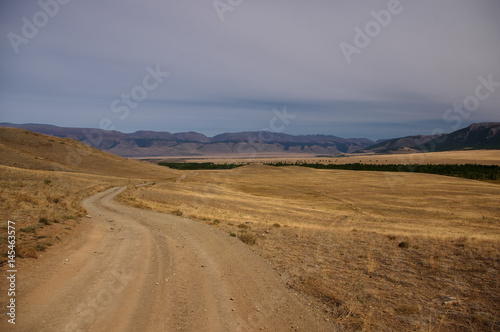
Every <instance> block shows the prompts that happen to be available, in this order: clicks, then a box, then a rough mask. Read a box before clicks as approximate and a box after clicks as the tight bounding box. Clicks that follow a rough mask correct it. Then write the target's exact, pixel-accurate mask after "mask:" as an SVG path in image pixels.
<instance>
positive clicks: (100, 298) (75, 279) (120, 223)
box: [0, 188, 333, 331]
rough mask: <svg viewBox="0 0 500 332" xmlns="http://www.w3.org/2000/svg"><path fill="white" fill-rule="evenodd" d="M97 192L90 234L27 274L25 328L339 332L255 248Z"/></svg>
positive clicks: (22, 305)
mask: <svg viewBox="0 0 500 332" xmlns="http://www.w3.org/2000/svg"><path fill="white" fill-rule="evenodd" d="M122 190H123V188H113V189H109V190H107V191H105V192H102V193H100V194H97V195H95V196H93V197H90V198H88V199H86V200H85V201H84V203H83V204H84V206H85V208H86V209H87V211H88V213H89V214H90V215H91V216H92V218H91V219H87V220H86V221H85V222H86V223H88V224H89V227H88V232H85V234H81V235H79V236H76V237H75V239H74V241H71V243H70V244H69V245H68V246H66V247H65V249H64V250H59V251H58V252H54V253H53V254H47V255H46V256H44V257H43V258H41V259H39V260H37V261H33V262H32V266H30V268H29V269H27V268H25V271H23V272H22V273H20V274H19V275H20V277H19V278H20V279H23V280H24V282H23V284H22V286H21V288H22V290H23V291H22V292H21V289H20V292H21V293H22V294H20V296H19V304H18V307H17V324H16V326H15V329H12V326H9V325H8V324H5V319H3V320H2V322H1V323H0V330H7V329H6V328H9V330H15V331H259V330H261V329H262V330H268V331H291V330H299V331H329V330H330V331H331V330H333V328H332V327H331V326H330V325H328V323H326V322H324V321H323V320H322V319H319V318H317V317H316V316H315V315H313V314H312V313H311V312H310V311H309V308H307V307H305V306H303V305H302V304H301V303H299V301H298V300H297V299H296V296H295V295H294V294H293V293H291V292H290V291H289V290H288V289H287V288H286V287H285V286H284V285H283V282H282V281H281V280H279V277H278V276H277V275H276V273H275V272H274V271H273V270H272V269H270V268H269V266H268V265H267V264H266V263H265V261H264V260H263V259H261V258H260V257H258V256H256V255H255V254H254V253H253V252H252V251H251V250H250V249H249V248H248V246H247V245H245V244H243V243H242V242H241V241H239V240H238V239H236V238H232V237H230V236H228V235H227V233H225V232H222V231H220V230H218V229H215V228H213V227H210V226H208V225H204V224H201V223H197V222H194V221H191V220H188V219H185V218H181V217H175V216H171V215H166V214H160V213H155V212H150V211H143V210H140V209H136V208H131V207H127V206H123V205H120V204H118V203H116V202H115V201H114V200H113V199H114V197H115V196H116V195H117V194H118V193H120V192H121V191H122Z"/></svg>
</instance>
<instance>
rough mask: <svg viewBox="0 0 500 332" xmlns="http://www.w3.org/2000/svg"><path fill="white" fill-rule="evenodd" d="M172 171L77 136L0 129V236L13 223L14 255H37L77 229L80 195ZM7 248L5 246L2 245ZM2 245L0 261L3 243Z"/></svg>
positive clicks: (170, 175)
mask: <svg viewBox="0 0 500 332" xmlns="http://www.w3.org/2000/svg"><path fill="white" fill-rule="evenodd" d="M176 172H177V171H175V170H170V169H167V168H165V167H161V166H156V165H153V164H150V163H145V162H139V161H133V160H128V159H125V158H121V157H118V156H115V155H112V154H109V153H105V152H102V151H100V150H98V149H95V148H92V147H90V146H87V145H85V144H83V143H81V142H79V141H76V140H72V139H66V138H57V137H52V136H46V135H42V134H37V133H33V132H30V131H27V130H23V129H13V128H0V204H1V209H0V220H1V223H0V228H2V230H4V231H3V232H2V234H1V237H0V241H1V243H2V248H3V247H4V245H5V244H6V241H7V237H6V235H7V232H6V227H7V221H8V220H12V221H15V222H16V229H17V235H18V238H17V243H18V254H19V256H20V257H21V258H22V257H37V255H38V254H39V253H40V252H41V251H44V250H45V249H46V248H47V247H48V246H50V245H52V244H54V243H56V242H57V241H60V240H61V238H62V237H64V236H70V234H71V232H73V231H75V230H78V228H79V225H80V223H81V217H83V216H85V214H86V212H85V211H84V210H83V208H82V207H81V204H80V202H81V200H82V199H83V198H85V197H87V196H89V195H91V194H93V193H96V192H98V191H101V190H104V189H106V188H108V187H111V186H118V185H133V184H139V183H142V182H147V181H151V180H152V179H154V180H156V181H158V180H169V179H174V178H176V177H177V176H178V175H177V173H176ZM3 249H5V250H3ZM3 249H2V254H3V256H2V257H1V258H0V261H3V260H4V258H5V254H6V253H7V250H6V248H3Z"/></svg>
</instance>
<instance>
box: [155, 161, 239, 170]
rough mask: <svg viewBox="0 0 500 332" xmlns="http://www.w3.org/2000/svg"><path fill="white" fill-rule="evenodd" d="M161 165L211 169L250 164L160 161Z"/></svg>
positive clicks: (175, 167)
mask: <svg viewBox="0 0 500 332" xmlns="http://www.w3.org/2000/svg"><path fill="white" fill-rule="evenodd" d="M158 165H160V166H166V167H169V168H174V169H180V170H207V169H208V170H210V169H233V168H236V167H241V166H245V165H248V164H214V163H208V162H207V163H167V162H161V163H158Z"/></svg>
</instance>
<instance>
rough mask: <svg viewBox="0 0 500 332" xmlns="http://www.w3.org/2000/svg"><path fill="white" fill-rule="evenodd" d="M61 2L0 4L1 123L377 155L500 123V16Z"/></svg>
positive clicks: (429, 4)
mask: <svg viewBox="0 0 500 332" xmlns="http://www.w3.org/2000/svg"><path fill="white" fill-rule="evenodd" d="M59 1H60V2H56V0H41V1H40V3H39V2H38V1H19V0H4V1H2V2H1V4H0V31H1V40H0V66H1V67H0V69H1V71H0V122H13V123H47V124H54V125H59V126H71V127H99V126H102V127H106V128H115V129H116V130H120V131H123V132H133V131H136V130H157V131H170V132H180V131H198V132H201V133H204V134H206V135H209V136H212V135H215V134H219V133H223V132H236V131H246V130H262V129H273V130H274V131H282V132H285V133H289V134H316V133H317V134H332V135H336V136H341V137H367V138H371V139H379V138H391V137H397V136H406V135H410V134H431V133H432V132H433V131H441V130H442V131H444V132H451V131H453V130H454V129H456V128H457V127H465V126H467V125H469V124H470V123H472V122H484V121H500V83H497V82H500V38H499V35H500V20H499V17H500V1H498V0H475V1H470V0H441V1H431V0H419V1H415V0H414V1H411V0H401V1H400V3H399V5H398V3H397V1H396V0H381V1H378V0H366V1H351V0H349V1H348V0H345V1H338V0H307V1H306V0H300V1H299V0H217V1H212V0H189V1H174V0H156V1H153V0H147V1H131V0H99V1H97V0H85V1H84V0H72V1H68V0H64V1H63V0H59ZM65 2H68V3H65ZM43 3H46V5H42V4H43ZM61 3H63V4H61ZM376 18H378V21H377V20H376ZM360 31H361V32H360ZM154 72H156V74H154V75H152V74H151V73H154ZM167 73H168V74H167ZM480 77H481V78H482V79H481V78H480ZM488 81H490V83H488ZM127 98H128V99H127ZM455 104H457V105H456V106H457V107H456V108H455V109H453V107H454V105H455ZM273 109H274V111H273ZM284 109H286V112H287V114H285V116H284V118H283V112H284ZM277 114H281V115H282V118H281V119H280V118H279V116H278V117H277ZM273 118H275V119H274V120H273Z"/></svg>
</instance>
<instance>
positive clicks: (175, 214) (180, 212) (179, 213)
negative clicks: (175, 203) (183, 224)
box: [170, 209, 182, 217]
mask: <svg viewBox="0 0 500 332" xmlns="http://www.w3.org/2000/svg"><path fill="white" fill-rule="evenodd" d="M170 213H171V214H173V215H174V216H179V217H180V216H182V211H181V210H179V209H177V210H172V211H171V212H170Z"/></svg>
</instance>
